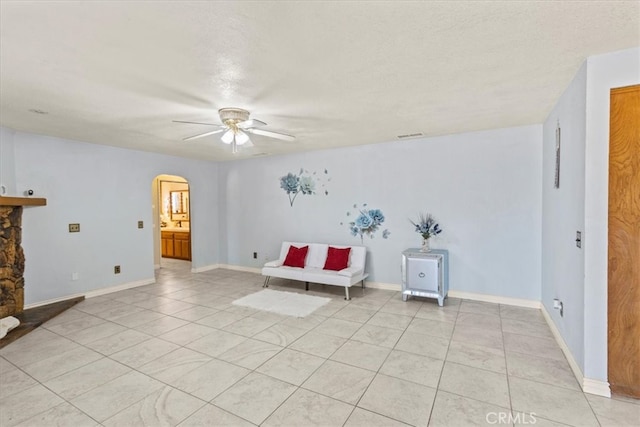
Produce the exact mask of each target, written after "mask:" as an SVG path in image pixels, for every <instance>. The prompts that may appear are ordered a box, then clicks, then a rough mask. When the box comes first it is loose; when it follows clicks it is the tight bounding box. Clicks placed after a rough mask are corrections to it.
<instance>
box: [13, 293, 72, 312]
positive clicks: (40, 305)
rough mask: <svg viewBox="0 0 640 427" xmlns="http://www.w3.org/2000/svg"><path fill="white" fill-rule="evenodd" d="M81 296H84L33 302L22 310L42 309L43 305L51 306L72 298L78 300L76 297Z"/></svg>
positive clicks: (67, 296)
mask: <svg viewBox="0 0 640 427" xmlns="http://www.w3.org/2000/svg"><path fill="white" fill-rule="evenodd" d="M83 296H85V295H84V294H72V295H65V296H63V297H58V298H53V299H48V300H46V301H39V302H34V303H33V304H25V306H24V309H25V310H27V309H29V308H35V307H42V306H43V305H47V304H53V303H55V302H60V301H66V300H68V299H73V298H78V297H83Z"/></svg>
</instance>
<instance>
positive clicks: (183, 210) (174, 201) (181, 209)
mask: <svg viewBox="0 0 640 427" xmlns="http://www.w3.org/2000/svg"><path fill="white" fill-rule="evenodd" d="M169 200H170V204H171V206H170V209H171V219H172V220H178V221H185V220H188V219H189V191H188V190H187V191H171V192H170V193H169Z"/></svg>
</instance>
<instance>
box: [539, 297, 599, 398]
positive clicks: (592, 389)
mask: <svg viewBox="0 0 640 427" xmlns="http://www.w3.org/2000/svg"><path fill="white" fill-rule="evenodd" d="M540 311H542V315H543V316H544V319H545V320H546V321H547V325H549V329H551V333H552V334H553V337H554V338H555V339H556V342H557V343H558V345H559V346H560V349H561V350H562V352H563V353H564V356H565V357H566V358H567V361H568V362H569V366H570V367H571V370H572V371H573V375H575V377H576V379H577V380H578V383H579V384H580V387H581V388H582V391H583V392H585V393H589V394H595V395H598V396H604V397H611V389H610V388H609V383H608V382H606V381H600V380H594V379H592V378H585V376H584V374H583V373H582V369H580V365H578V362H576V359H574V358H573V354H572V353H571V350H569V346H568V345H567V343H566V342H565V341H564V338H562V335H561V334H560V331H559V330H558V327H557V326H556V324H555V322H554V321H553V319H552V318H551V315H550V314H549V312H548V311H547V308H546V307H545V306H544V304H542V305H541V310H540Z"/></svg>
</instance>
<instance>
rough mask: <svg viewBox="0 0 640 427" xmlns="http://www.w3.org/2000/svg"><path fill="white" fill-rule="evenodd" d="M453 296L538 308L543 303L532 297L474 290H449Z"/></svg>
mask: <svg viewBox="0 0 640 427" xmlns="http://www.w3.org/2000/svg"><path fill="white" fill-rule="evenodd" d="M449 296H450V297H451V298H460V299H469V300H473V301H482V302H492V303H494V304H504V305H515V306H517V307H527V308H537V309H539V308H540V307H541V306H542V305H541V304H540V301H536V300H532V299H522V298H511V297H502V296H497V295H486V294H476V293H473V292H462V291H455V290H453V291H452V290H449Z"/></svg>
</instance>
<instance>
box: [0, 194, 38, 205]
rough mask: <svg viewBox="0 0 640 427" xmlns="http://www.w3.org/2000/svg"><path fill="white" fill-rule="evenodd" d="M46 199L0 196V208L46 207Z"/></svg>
mask: <svg viewBox="0 0 640 427" xmlns="http://www.w3.org/2000/svg"><path fill="white" fill-rule="evenodd" d="M46 205H47V199H44V198H42V197H4V196H0V206H46Z"/></svg>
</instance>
